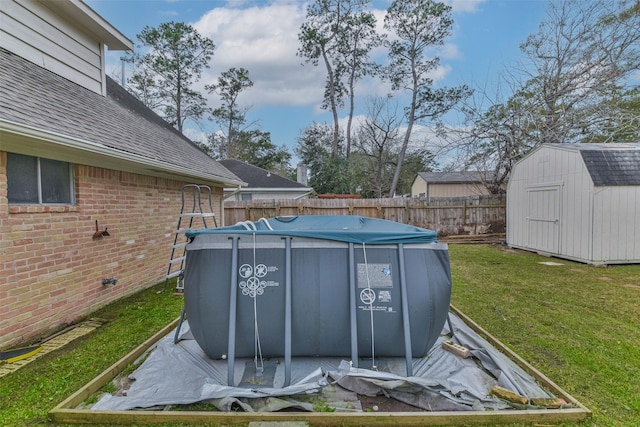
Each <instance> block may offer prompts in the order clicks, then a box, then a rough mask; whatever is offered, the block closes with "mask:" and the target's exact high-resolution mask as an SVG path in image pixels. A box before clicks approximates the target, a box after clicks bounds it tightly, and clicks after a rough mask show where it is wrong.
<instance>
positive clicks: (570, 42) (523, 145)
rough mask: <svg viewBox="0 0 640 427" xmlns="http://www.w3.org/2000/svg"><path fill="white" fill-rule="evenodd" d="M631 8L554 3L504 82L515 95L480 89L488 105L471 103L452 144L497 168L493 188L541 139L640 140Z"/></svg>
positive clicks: (469, 160) (637, 41)
mask: <svg viewBox="0 0 640 427" xmlns="http://www.w3.org/2000/svg"><path fill="white" fill-rule="evenodd" d="M619 5H621V6H619ZM627 5H628V3H626V4H625V3H614V2H582V1H573V0H572V1H566V2H562V3H555V2H551V3H550V4H549V9H548V12H547V17H546V18H545V20H544V21H543V22H542V23H541V24H540V26H539V29H538V31H537V33H535V34H533V35H531V36H529V37H528V38H527V40H526V41H525V42H524V43H522V45H521V49H522V52H523V53H524V54H525V57H526V59H527V60H528V62H527V64H526V65H525V66H523V67H522V68H521V70H520V73H521V74H520V75H518V74H517V73H515V72H513V71H512V72H510V73H509V74H510V75H511V76H512V77H510V78H508V79H504V80H503V86H505V85H506V86H507V87H508V88H509V89H510V90H511V92H512V95H510V96H509V97H508V98H507V99H506V101H503V100H502V99H501V97H500V96H495V97H493V99H492V97H491V96H490V95H488V94H487V93H481V95H482V96H484V97H485V99H489V100H490V104H491V105H490V107H489V108H487V109H484V108H482V106H481V105H476V104H473V103H466V105H465V106H464V108H463V110H464V111H465V114H466V116H467V119H468V120H467V126H466V127H465V128H463V129H459V131H458V133H457V135H458V140H459V144H457V145H455V146H454V147H453V148H456V149H457V150H458V151H459V152H461V153H463V155H464V156H465V157H466V159H465V165H466V166H474V167H475V168H476V169H480V170H488V171H491V174H490V175H489V176H488V177H487V182H486V183H485V185H486V186H487V188H488V189H489V190H490V191H491V192H492V193H495V192H500V191H502V190H501V188H502V187H503V185H504V183H505V182H506V179H507V177H508V175H509V173H510V172H511V168H512V166H513V165H514V164H515V162H517V161H518V160H519V159H520V158H522V156H524V155H525V154H526V153H527V152H528V151H530V150H531V149H533V148H535V147H536V146H538V145H539V144H542V143H576V142H585V143H588V142H617V141H637V140H638V139H639V138H640V88H639V87H638V86H637V85H636V86H633V85H631V84H629V82H631V81H632V79H630V78H629V77H630V76H631V74H632V73H633V72H636V71H637V70H638V68H640V67H639V66H640V4H638V3H635V5H633V6H631V7H627ZM516 71H517V70H516ZM514 76H515V77H514ZM518 77H520V79H518ZM474 102H476V101H474Z"/></svg>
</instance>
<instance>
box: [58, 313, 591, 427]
mask: <svg viewBox="0 0 640 427" xmlns="http://www.w3.org/2000/svg"><path fill="white" fill-rule="evenodd" d="M451 310H452V311H453V312H454V313H456V314H457V315H458V316H459V317H460V318H461V319H462V320H463V321H464V322H465V323H466V324H467V325H468V326H469V327H470V328H472V329H473V330H475V331H476V332H477V333H479V334H481V335H483V336H484V337H485V339H486V340H487V341H489V342H490V343H491V344H492V345H493V346H494V347H495V348H496V349H498V350H499V351H501V352H502V353H503V354H505V355H506V356H507V357H509V358H510V359H511V360H513V361H514V362H515V363H517V364H518V365H520V367H521V368H523V369H524V370H526V371H527V372H528V373H529V374H531V375H532V376H533V377H535V378H536V379H537V380H538V381H539V382H540V383H541V384H542V385H543V386H544V387H545V388H547V389H548V390H549V391H550V392H552V393H554V394H555V395H556V396H560V397H562V398H563V399H564V400H565V401H566V402H569V403H571V404H572V407H571V408H566V409H539V410H538V409H536V410H518V411H514V410H511V411H447V412H359V413H353V412H350V413H344V412H261V413H255V412H254V413H249V412H215V411H211V412H204V411H197V412H196V411H193V412H186V411H141V410H132V411H93V410H91V409H78V406H79V405H80V404H82V402H83V401H84V400H85V399H87V398H88V397H89V396H91V395H93V394H94V393H96V392H97V391H98V390H100V388H101V387H102V386H103V385H105V384H106V383H108V382H109V381H111V380H112V379H113V378H115V377H116V376H117V375H118V374H119V373H121V372H122V371H123V370H124V369H125V368H126V367H127V366H129V365H130V364H131V363H133V362H134V361H135V360H136V359H137V358H138V357H140V356H141V355H142V354H143V353H144V352H145V351H147V350H148V349H149V348H150V347H151V346H153V345H154V344H155V343H156V342H157V341H158V340H160V338H162V337H163V336H165V335H166V334H168V333H169V332H171V331H172V330H173V329H174V328H175V327H176V325H177V323H178V320H177V319H176V320H175V321H174V322H172V323H171V324H169V325H168V326H166V327H165V328H163V329H162V330H161V331H159V332H158V333H156V334H155V335H154V336H152V337H151V338H149V339H148V340H147V341H145V342H144V343H142V344H141V345H140V346H138V347H137V348H136V349H135V350H133V351H132V352H131V353H129V354H128V355H127V356H125V357H123V358H122V359H121V360H119V361H118V362H116V363H115V364H113V365H112V366H111V367H109V368H108V369H107V370H106V371H104V372H103V373H102V374H100V375H99V376H98V377H96V378H94V379H93V380H92V381H90V382H89V383H88V384H86V385H85V386H84V387H82V388H81V389H80V390H78V391H77V392H76V393H74V394H73V395H71V396H70V397H68V398H67V399H65V400H64V401H63V402H61V403H60V404H59V405H58V406H56V407H55V408H54V409H52V410H51V411H50V412H49V418H50V419H51V420H52V421H54V422H57V423H68V424H87V423H91V424H123V425H124V424H127V425H130V424H137V425H143V424H147V425H148V424H162V423H175V424H183V425H200V424H207V423H209V424H249V423H251V422H256V421H262V422H284V421H304V422H307V423H308V424H309V425H312V426H334V425H342V426H429V425H464V424H507V423H546V424H548V423H564V422H579V421H583V420H585V419H587V418H590V417H591V411H590V410H589V409H588V408H586V407H585V406H584V405H582V404H581V403H580V402H578V401H577V400H576V399H574V398H573V397H572V396H570V395H569V394H568V393H567V392H565V391H564V390H562V389H561V388H560V387H559V386H558V385H556V384H555V383H554V382H553V381H551V380H550V379H549V378H547V377H546V376H544V375H543V374H542V373H541V372H539V371H538V370H536V369H535V368H534V367H533V366H531V365H530V364H529V363H527V362H526V361H525V360H524V359H522V358H521V357H520V356H518V355H517V354H516V353H514V352H513V351H512V350H510V349H509V348H507V347H506V346H505V345H504V344H502V343H501V342H500V341H498V340H497V339H496V338H495V337H493V336H492V335H490V334H489V333H488V332H486V331H485V330H484V329H482V328H481V327H480V326H479V325H478V324H477V323H475V322H473V321H472V320H471V319H470V318H469V317H467V316H466V315H464V314H463V313H462V312H460V310H458V309H456V308H455V307H453V306H452V307H451Z"/></svg>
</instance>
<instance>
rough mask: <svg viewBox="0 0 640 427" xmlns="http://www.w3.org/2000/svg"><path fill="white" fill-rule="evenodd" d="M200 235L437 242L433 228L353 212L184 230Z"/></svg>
mask: <svg viewBox="0 0 640 427" xmlns="http://www.w3.org/2000/svg"><path fill="white" fill-rule="evenodd" d="M200 234H264V235H269V234H271V235H279V236H293V237H308V238H314V239H325V240H335V241H339V242H351V243H364V244H368V245H388V244H398V243H433V242H436V241H437V233H436V232H435V231H433V230H427V229H426V228H420V227H415V226H413V225H407V224H400V223H397V222H394V221H388V220H384V219H376V218H367V217H362V216H355V215H349V216H346V215H305V216H291V217H274V218H269V219H266V218H262V219H260V220H259V221H256V222H251V221H245V222H240V223H238V224H236V225H231V226H226V227H219V228H210V229H200V230H192V231H189V232H187V233H186V235H187V237H188V238H190V239H191V238H193V237H196V236H198V235H200Z"/></svg>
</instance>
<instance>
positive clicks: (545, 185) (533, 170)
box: [507, 146, 640, 264]
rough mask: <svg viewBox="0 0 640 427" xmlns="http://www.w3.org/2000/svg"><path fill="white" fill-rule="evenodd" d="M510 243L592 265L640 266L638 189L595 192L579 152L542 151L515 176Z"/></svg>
mask: <svg viewBox="0 0 640 427" xmlns="http://www.w3.org/2000/svg"><path fill="white" fill-rule="evenodd" d="M556 202H558V206H557V207H556V206H555V203H556ZM556 212H557V216H558V223H557V227H555V226H553V225H552V223H553V218H554V217H555V216H554V215H555V214H556ZM556 233H558V234H556ZM556 239H557V240H556ZM507 242H508V243H509V245H511V246H513V247H519V248H523V249H529V250H534V251H539V252H544V253H548V254H551V255H556V256H559V257H562V258H568V259H573V260H577V261H583V262H588V263H593V264H602V263H605V264H606V263H629V262H634V263H637V262H640V186H620V187H612V186H610V187H594V186H593V181H592V180H591V177H590V175H589V173H588V171H587V168H586V166H585V164H584V162H583V160H582V156H581V155H580V152H579V151H578V150H572V149H566V148H562V147H553V146H542V147H539V148H537V149H536V150H534V151H533V152H531V153H530V154H529V155H528V156H526V157H525V158H523V159H522V160H521V161H520V162H518V163H517V164H516V166H515V167H514V169H513V171H512V173H511V177H510V179H509V185H508V189H507Z"/></svg>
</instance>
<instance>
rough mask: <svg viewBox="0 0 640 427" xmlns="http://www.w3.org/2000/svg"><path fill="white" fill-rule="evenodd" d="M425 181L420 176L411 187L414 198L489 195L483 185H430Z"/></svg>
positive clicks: (435, 183)
mask: <svg viewBox="0 0 640 427" xmlns="http://www.w3.org/2000/svg"><path fill="white" fill-rule="evenodd" d="M428 187H429V190H428V192H427V183H426V182H425V180H424V179H422V178H421V177H420V176H418V177H417V178H416V179H415V181H414V182H413V185H412V186H411V195H412V197H429V198H434V197H468V196H485V195H488V194H489V190H487V188H486V187H485V186H484V185H483V184H482V183H479V182H478V183H461V184H455V183H440V182H434V183H429V184H428Z"/></svg>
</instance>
